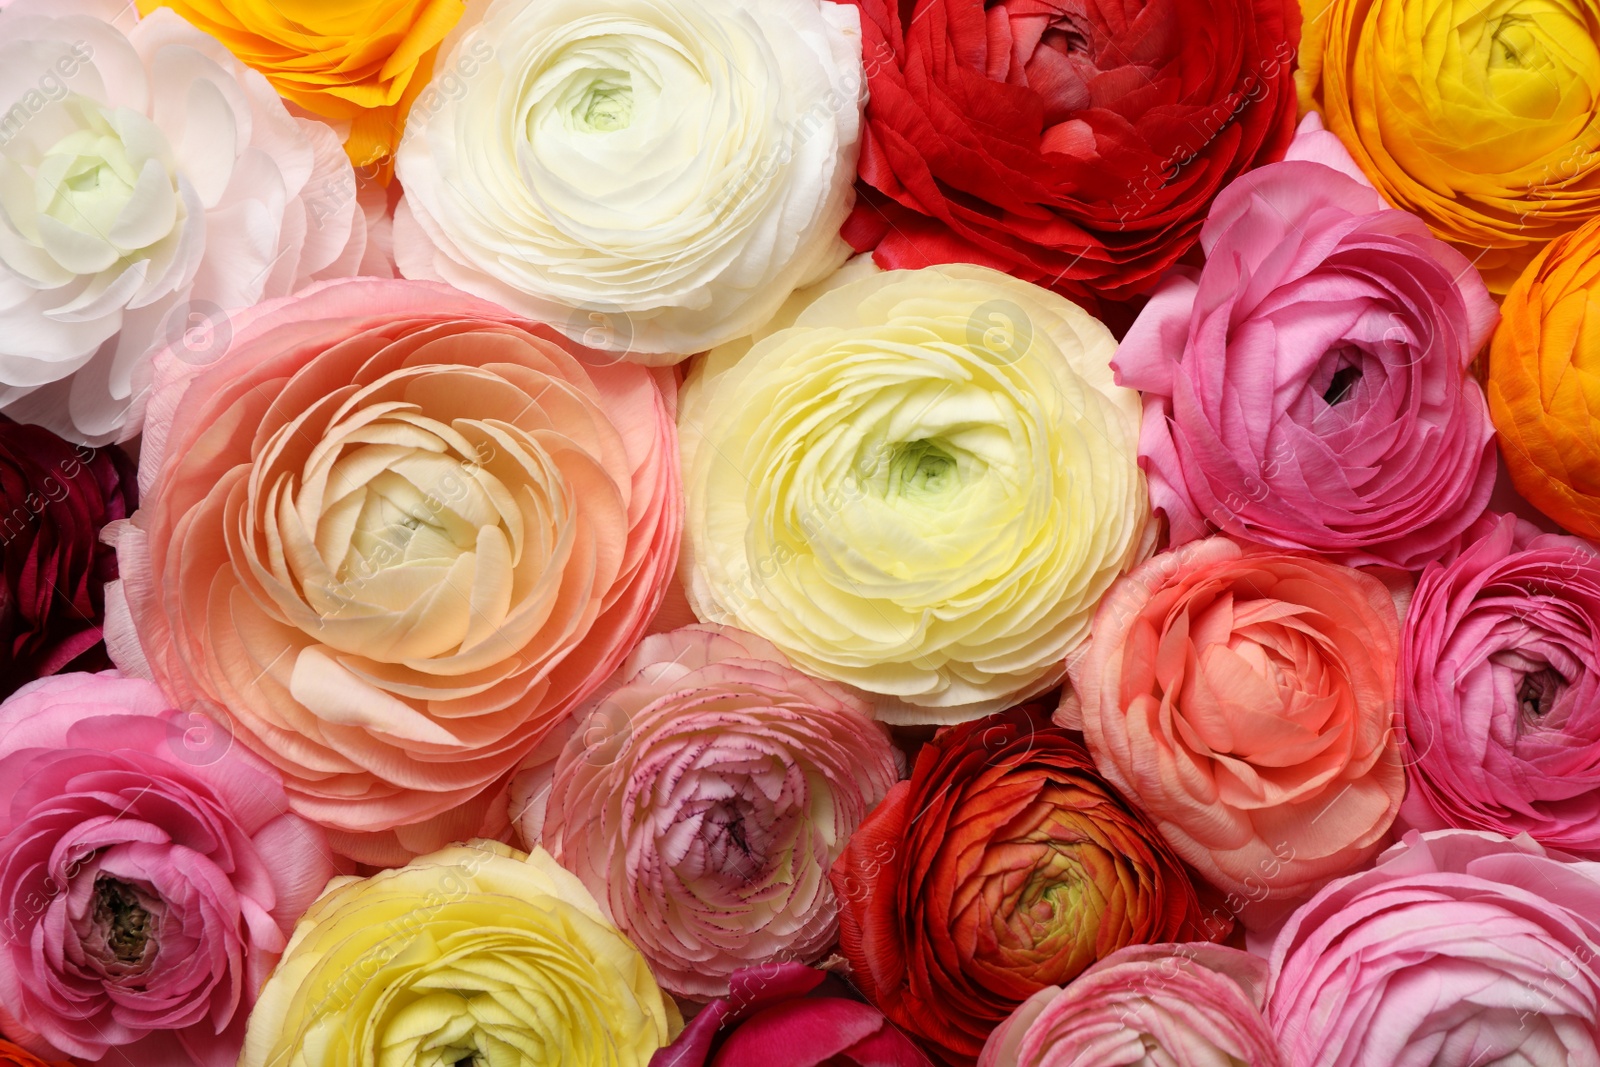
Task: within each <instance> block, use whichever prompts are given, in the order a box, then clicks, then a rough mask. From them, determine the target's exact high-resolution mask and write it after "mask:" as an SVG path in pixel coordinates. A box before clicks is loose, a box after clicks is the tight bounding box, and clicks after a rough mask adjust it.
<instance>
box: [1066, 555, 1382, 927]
mask: <svg viewBox="0 0 1600 1067" xmlns="http://www.w3.org/2000/svg"><path fill="white" fill-rule="evenodd" d="M1399 629H1400V625H1399V619H1398V616H1397V614H1396V611H1395V606H1394V601H1393V599H1392V597H1391V595H1390V592H1389V590H1388V588H1387V587H1386V586H1385V585H1384V584H1383V583H1382V582H1380V581H1379V580H1378V579H1377V578H1375V577H1373V576H1371V575H1370V574H1367V573H1364V572H1362V571H1357V570H1352V569H1350V568H1348V567H1341V566H1338V565H1336V564H1333V563H1329V562H1327V561H1326V560H1321V559H1317V558H1315V557H1311V556H1305V555H1300V554H1295V553H1288V552H1278V551H1275V550H1272V549H1266V548H1258V547H1257V548H1252V547H1248V546H1241V545H1239V544H1237V543H1235V542H1233V541H1230V540H1228V539H1227V538H1223V537H1213V538H1209V539H1207V540H1204V541H1196V542H1192V543H1190V544H1187V545H1184V546H1182V547H1181V548H1178V549H1176V550H1174V551H1171V552H1166V553H1163V554H1162V555H1159V556H1156V557H1155V558H1154V559H1152V560H1150V561H1149V562H1147V563H1145V564H1143V565H1142V566H1140V567H1139V568H1137V569H1136V570H1134V571H1133V572H1132V573H1130V574H1129V575H1128V576H1127V577H1125V578H1123V579H1121V580H1120V581H1119V582H1118V583H1117V584H1116V585H1114V586H1112V587H1111V591H1110V592H1109V593H1108V594H1107V595H1106V598H1105V600H1104V601H1102V602H1101V604H1100V609H1099V611H1098V612H1097V613H1096V615H1095V620H1094V626H1093V629H1092V631H1091V632H1092V634H1093V636H1092V637H1091V638H1090V642H1089V645H1088V646H1087V648H1086V650H1085V651H1084V652H1083V653H1082V654H1081V655H1080V656H1078V657H1077V658H1076V659H1075V661H1074V662H1073V663H1071V664H1070V665H1069V669H1070V671H1071V675H1072V690H1071V691H1069V692H1068V694H1067V695H1066V697H1065V698H1064V700H1063V703H1062V707H1061V710H1060V711H1059V712H1057V716H1056V719H1057V722H1060V723H1061V724H1062V725H1065V726H1069V727H1075V728H1081V729H1082V730H1083V732H1084V737H1085V739H1086V740H1087V742H1088V745H1089V751H1090V752H1091V753H1093V755H1094V759H1095V764H1096V766H1097V767H1099V769H1100V772H1101V773H1102V774H1104V775H1105V776H1106V777H1107V778H1108V779H1110V780H1111V782H1112V784H1113V785H1115V786H1116V787H1117V788H1118V789H1120V790H1121V791H1122V793H1123V795H1125V796H1127V797H1129V798H1130V799H1132V800H1133V801H1134V802H1135V803H1136V804H1138V805H1139V806H1140V807H1142V808H1143V809H1144V810H1145V811H1146V812H1147V813H1148V814H1149V815H1150V816H1152V817H1153V818H1154V820H1155V822H1156V825H1157V826H1158V827H1159V828H1160V830H1161V832H1162V834H1163V835H1165V836H1166V838H1167V840H1168V841H1170V842H1171V843H1172V847H1173V849H1174V850H1175V851H1177V853H1178V854H1179V855H1180V856H1182V857H1183V858H1184V859H1185V860H1187V861H1188V862H1189V863H1191V864H1192V865H1193V866H1194V867H1195V869H1196V870H1198V871H1199V872H1200V873H1201V874H1202V875H1204V876H1205V877H1206V878H1207V879H1208V880H1209V881H1211V882H1212V883H1213V884H1214V885H1216V886H1218V887H1219V888H1221V889H1223V890H1225V891H1226V892H1227V893H1228V894H1229V896H1228V904H1229V905H1230V906H1231V907H1232V908H1233V909H1234V910H1235V911H1237V912H1239V913H1240V914H1241V915H1243V916H1244V918H1245V920H1246V922H1247V923H1248V924H1249V925H1252V926H1260V925H1266V924H1270V923H1271V922H1272V921H1274V919H1276V918H1279V917H1281V916H1282V915H1283V914H1284V913H1285V911H1286V907H1287V906H1288V905H1290V904H1292V903H1294V902H1296V901H1299V900H1304V899H1305V898H1306V897H1309V896H1310V895H1311V894H1312V893H1314V892H1315V891H1316V890H1317V888H1318V887H1319V886H1320V885H1321V883H1322V882H1324V881H1326V880H1327V879H1329V878H1331V877H1334V876H1336V875H1340V874H1345V873H1347V872H1349V871H1350V870H1352V869H1354V868H1355V867H1357V866H1358V865H1360V864H1361V863H1363V862H1365V861H1366V860H1368V859H1370V858H1371V857H1372V856H1373V855H1374V854H1375V853H1376V852H1377V850H1378V849H1379V848H1380V847H1382V844H1383V840H1384V835H1385V833H1386V832H1387V831H1388V829H1389V827H1390V825H1391V824H1392V823H1393V822H1394V818H1395V815H1396V813H1397V812H1398V811H1399V808H1400V797H1401V794H1402V793H1403V792H1404V790H1405V775H1404V772H1403V770H1402V769H1401V764H1400V751H1399V749H1400V746H1399V741H1398V738H1397V736H1396V734H1397V732H1398V731H1397V730H1396V729H1395V661H1396V655H1397V646H1398V644H1399V639H1400V634H1399ZM1080 723H1081V727H1080Z"/></svg>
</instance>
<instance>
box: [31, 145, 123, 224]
mask: <svg viewBox="0 0 1600 1067" xmlns="http://www.w3.org/2000/svg"><path fill="white" fill-rule="evenodd" d="M95 118H96V119H97V120H98V122H97V125H98V126H100V127H101V128H100V129H87V130H78V131H76V132H74V133H70V134H68V135H67V136H66V137H63V138H62V139H61V140H59V141H57V142H56V143H55V144H54V145H52V146H51V147H50V149H49V151H48V152H46V154H45V162H44V164H43V165H42V166H41V167H40V178H41V180H42V182H43V183H44V184H45V186H46V189H45V191H44V192H45V196H46V197H47V206H46V208H45V213H46V214H48V215H49V216H50V217H51V218H54V219H55V220H56V221H57V222H60V223H63V224H65V225H67V226H70V227H71V228H72V229H74V230H77V231H78V232H79V233H83V234H86V235H89V236H92V237H99V238H102V239H103V238H104V236H105V235H106V234H107V233H109V232H110V230H111V228H112V226H113V225H115V224H116V221H117V216H118V215H120V214H121V213H122V209H123V208H124V207H126V206H127V204H128V201H129V200H130V199H132V198H133V187H134V184H135V183H136V182H137V181H138V179H139V175H138V173H137V172H136V171H135V170H134V167H133V164H132V162H131V161H130V160H129V159H128V152H127V149H126V148H124V147H123V144H122V140H121V139H120V138H119V137H117V136H116V134H115V133H113V132H111V130H110V129H109V127H106V126H105V122H104V119H100V117H99V116H95Z"/></svg>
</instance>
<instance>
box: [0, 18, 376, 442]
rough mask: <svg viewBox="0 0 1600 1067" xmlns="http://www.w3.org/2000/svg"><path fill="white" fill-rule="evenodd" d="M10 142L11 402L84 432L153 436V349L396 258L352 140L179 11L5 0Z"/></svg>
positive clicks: (105, 436)
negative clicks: (146, 425)
mask: <svg viewBox="0 0 1600 1067" xmlns="http://www.w3.org/2000/svg"><path fill="white" fill-rule="evenodd" d="M0 148H3V151H0V189H4V190H5V194H4V195H3V196H0V410H4V411H5V413H6V414H7V415H9V416H11V417H12V418H14V419H16V420H17V421H19V422H28V423H38V424H40V425H44V426H48V427H49V428H50V429H52V430H54V431H55V432H56V433H59V434H61V435H62V436H63V437H66V438H67V439H69V440H73V441H79V442H87V443H91V444H105V443H109V442H111V441H119V440H120V441H126V440H129V439H131V438H132V437H134V436H135V435H136V434H137V433H138V432H139V429H140V426H139V417H140V414H141V409H140V408H139V405H138V403H137V396H138V393H139V388H140V385H141V384H142V382H143V380H144V378H145V376H146V372H147V371H148V358H149V353H150V350H151V349H152V348H153V347H154V346H157V345H161V344H171V345H175V346H177V347H179V348H180V349H181V350H182V351H183V352H184V354H185V356H186V358H188V359H189V360H190V361H191V362H195V363H204V362H207V361H208V360H210V359H211V358H212V357H213V356H215V355H216V353H217V351H218V350H219V348H220V346H221V344H222V343H223V342H221V341H220V340H219V338H220V336H221V335H222V334H223V333H225V331H226V322H225V315H226V312H228V311H230V310H232V309H235V308H243V307H248V306H249V305H251V304H254V303H256V302H257V301H260V300H264V299H267V298H270V297H278V296H284V295H287V294H289V293H292V292H294V291H295V290H297V289H300V288H303V287H304V286H306V285H308V284H310V283H311V282H312V281H314V280H316V279H320V278H341V277H348V276H350V275H353V274H356V273H358V272H359V271H360V269H361V268H362V267H363V266H364V265H365V266H370V265H374V264H375V262H376V261H378V260H379V258H380V257H371V256H367V255H366V245H367V219H368V217H367V215H366V214H365V213H364V212H363V211H362V209H361V206H360V205H359V204H358V189H357V181H356V175H355V171H354V170H352V169H351V166H350V160H349V158H348V157H347V156H346V155H345V153H344V151H343V149H342V148H341V147H340V144H339V138H338V136H337V135H335V134H334V132H333V131H332V130H331V129H329V128H328V126H327V125H326V124H324V123H322V122H319V121H316V120H314V119H309V118H303V117H299V116H297V115H294V114H291V113H290V111H289V110H288V109H287V108H286V107H285V106H284V102H283V100H282V99H280V98H279V96H278V94H277V91H276V90H274V89H273V88H272V86H271V85H269V84H268V83H267V80H266V79H265V78H263V77H262V76H261V75H260V74H258V73H256V72H255V71H254V70H251V69H250V68H249V67H247V66H245V65H244V63H242V62H240V60H239V59H237V58H235V57H234V56H233V55H231V54H229V52H228V50H227V49H226V48H224V47H223V46H222V45H221V44H220V43H219V42H218V41H217V40H216V39H215V38H214V37H212V36H210V35H209V34H207V33H203V32H201V31H200V30H199V29H196V28H195V27H194V26H192V25H190V24H189V23H188V22H185V21H184V20H183V19H182V18H181V17H179V16H178V15H176V14H174V13H173V12H172V11H169V10H159V11H154V12H152V13H151V14H150V15H149V16H148V17H145V18H140V17H139V12H138V8H137V6H136V5H134V4H132V3H129V2H127V0H13V2H11V3H8V4H7V5H5V11H4V14H3V15H0ZM364 260H366V262H365V263H364Z"/></svg>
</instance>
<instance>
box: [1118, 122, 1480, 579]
mask: <svg viewBox="0 0 1600 1067" xmlns="http://www.w3.org/2000/svg"><path fill="white" fill-rule="evenodd" d="M1200 245H1201V247H1202V248H1203V249H1204V250H1205V255H1206V260H1205V266H1204V268H1203V269H1201V270H1199V271H1194V270H1190V269H1181V270H1178V271H1175V272H1174V273H1173V274H1172V276H1171V277H1169V278H1168V280H1167V281H1165V282H1164V283H1163V284H1162V285H1161V287H1160V288H1159V289H1157V290H1156V292H1155V294H1154V295H1153V296H1152V297H1151V298H1150V302H1149V304H1148V305H1146V307H1145V308H1144V310H1143V311H1141V312H1140V314H1139V317H1138V320H1137V321H1136V322H1135V323H1134V325H1133V328H1132V329H1131V330H1130V331H1129V332H1128V335H1127V337H1126V338H1125V339H1124V340H1123V342H1122V345H1121V347H1120V348H1119V349H1118V351H1117V356H1116V359H1115V361H1114V363H1113V366H1114V367H1115V368H1116V370H1117V372H1118V378H1117V381H1118V383H1119V384H1121V385H1125V386H1131V387H1133V388H1135V389H1138V390H1140V392H1141V393H1142V394H1143V397H1144V422H1143V426H1142V429H1141V431H1140V438H1139V459H1140V464H1141V465H1142V466H1143V467H1144V469H1145V473H1146V474H1147V475H1148V477H1149V483H1150V500H1151V504H1152V506H1153V507H1154V508H1155V509H1157V510H1158V511H1161V512H1163V513H1164V514H1165V515H1166V517H1167V519H1168V521H1169V522H1170V524H1171V534H1172V541H1173V543H1174V544H1181V543H1183V542H1185V541H1192V540H1195V539H1196V538H1200V537H1204V536H1206V535H1207V533H1208V532H1211V531H1216V530H1220V531H1221V532H1223V533H1225V534H1227V535H1229V536H1231V537H1236V538H1239V539H1242V540H1248V541H1256V542H1260V543H1263V544H1268V545H1273V546H1275V547H1278V548H1288V549H1305V550H1309V551H1313V552H1319V553H1322V554H1324V555H1328V556H1330V557H1333V558H1335V559H1336V560H1338V561H1339V562H1344V563H1348V564H1350V565H1352V566H1361V565H1366V564H1385V565H1390V566H1395V567H1400V568H1402V569H1407V570H1411V569H1416V568H1420V567H1421V566H1422V565H1423V564H1424V563H1426V562H1428V561H1429V560H1432V559H1436V558H1438V557H1439V555H1440V553H1441V552H1443V551H1446V550H1448V549H1450V548H1453V547H1454V546H1455V545H1456V544H1457V543H1458V541H1459V538H1460V535H1461V534H1462V532H1463V531H1464V530H1466V529H1467V527H1468V526H1470V525H1471V524H1472V522H1473V521H1474V520H1475V519H1476V518H1477V517H1478V516H1479V515H1480V514H1482V512H1483V510H1484V508H1485V506H1487V504H1488V502H1489V496H1490V493H1491V492H1492V490H1493V487H1494V477H1495V453H1494V427H1493V426H1492V425H1491V423H1490V421H1489V410H1488V405H1487V402H1486V401H1485V400H1484V395H1483V390H1482V389H1481V388H1480V387H1479V385H1478V383H1477V381H1476V379H1474V378H1473V377H1472V376H1471V374H1470V373H1469V371H1468V367H1469V365H1470V364H1471V363H1472V360H1473V357H1474V356H1476V355H1477V353H1478V350H1479V349H1481V348H1482V347H1483V345H1484V343H1485V342H1486V341H1487V340H1488V338H1489V334H1490V331H1491V330H1492V329H1493V327H1494V324H1495V321H1496V319H1497V317H1498V313H1497V312H1496V310H1495V305H1494V302H1493V301H1492V300H1491V299H1490V298H1489V293H1488V290H1487V289H1485V287H1484V284H1483V281H1482V279H1481V278H1479V277H1478V273H1477V271H1476V270H1474V269H1473V267H1472V264H1471V263H1469V262H1468V261H1467V259H1466V258H1465V257H1464V256H1462V255H1461V254H1460V253H1459V252H1457V251H1455V250H1454V249H1452V248H1451V247H1450V246H1449V245H1446V244H1445V243H1444V242H1442V241H1440V240H1438V239H1437V238H1435V237H1434V236H1433V235H1432V234H1431V233H1430V232H1429V230H1428V227H1427V226H1426V225H1425V224H1424V223H1423V222H1422V220H1421V219H1419V218H1417V217H1416V216H1414V215H1411V214H1409V213H1407V212H1404V211H1397V210H1394V209H1392V208H1388V207H1386V206H1385V205H1384V202H1383V199H1382V198H1381V197H1380V196H1379V195H1378V193H1377V192H1376V191H1375V190H1374V189H1373V188H1372V187H1371V186H1370V185H1368V184H1366V182H1365V181H1364V180H1361V179H1360V178H1359V172H1358V171H1357V170H1356V168H1355V166H1354V164H1353V163H1351V161H1350V160H1349V157H1348V155H1347V154H1346V153H1345V152H1344V150H1343V149H1342V148H1341V147H1340V146H1339V143H1338V140H1337V138H1334V137H1333V135H1332V134H1329V133H1327V132H1326V131H1324V130H1322V129H1321V127H1320V124H1319V123H1318V120H1317V119H1316V116H1315V115H1312V116H1308V117H1307V119H1306V123H1305V124H1303V125H1302V128H1301V131H1300V133H1299V134H1298V135H1297V136H1296V140H1295V142H1294V144H1293V146H1292V147H1291V149H1290V151H1289V155H1288V158H1286V159H1285V160H1284V161H1283V162H1281V163H1273V164H1269V165H1267V166H1265V167H1261V168H1259V169H1257V170H1253V171H1250V172H1249V173H1247V174H1244V175H1242V176H1240V177H1239V178H1237V179H1235V180H1234V182H1233V183H1232V184H1231V185H1229V186H1228V187H1227V188H1226V189H1224V190H1223V191H1222V193H1221V194H1220V195H1218V197H1217V199H1216V202H1215V203H1214V204H1213V205H1212V208H1211V213H1210V215H1209V217H1208V218H1207V219H1206V224H1205V227H1204V229H1202V230H1201V233H1200Z"/></svg>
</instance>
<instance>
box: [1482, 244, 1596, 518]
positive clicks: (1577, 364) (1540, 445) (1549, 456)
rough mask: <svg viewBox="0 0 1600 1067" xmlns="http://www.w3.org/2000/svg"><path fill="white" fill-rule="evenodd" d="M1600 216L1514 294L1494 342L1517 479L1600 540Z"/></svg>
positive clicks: (1497, 395) (1494, 385)
mask: <svg viewBox="0 0 1600 1067" xmlns="http://www.w3.org/2000/svg"><path fill="white" fill-rule="evenodd" d="M1597 299H1600V218H1597V219H1595V220H1594V221H1592V222H1590V223H1588V224H1587V225H1585V226H1583V227H1582V228H1581V229H1578V230H1576V231H1574V232H1573V233H1570V234H1567V235H1566V236H1564V237H1561V238H1558V239H1557V240H1555V241H1552V242H1551V243H1550V245H1549V247H1547V248H1546V249H1545V250H1544V251H1543V252H1542V253H1541V254H1540V255H1539V257H1538V258H1537V259H1535V260H1534V261H1533V263H1531V264H1530V265H1529V266H1528V269H1527V272H1526V273H1524V274H1523V275H1522V277H1521V278H1518V279H1517V283H1516V284H1515V285H1514V286H1512V287H1511V291H1510V292H1509V293H1507V294H1506V298H1505V302H1504V303H1503V304H1502V305H1501V306H1500V316H1501V318H1500V326H1499V328H1498V329H1497V330H1495V334H1494V340H1493V341H1492V342H1491V343H1490V346H1489V381H1488V386H1487V392H1488V395H1489V416H1490V418H1492V419H1493V420H1494V428H1495V430H1496V431H1498V432H1499V435H1500V445H1501V451H1502V452H1503V454H1504V455H1505V457H1506V466H1507V467H1508V468H1510V471H1511V480H1512V482H1513V483H1514V484H1515V485H1516V487H1517V492H1519V493H1521V494H1522V495H1523V496H1524V497H1526V498H1527V499H1528V501H1529V502H1530V503H1532V504H1533V505H1534V506H1535V507H1537V508H1538V509H1539V510H1540V511H1542V512H1544V513H1545V514H1546V515H1548V516H1550V517H1551V518H1552V519H1554V520H1556V521H1557V522H1559V523H1560V524H1561V525H1562V526H1564V527H1566V528H1567V529H1568V530H1570V531H1571V532H1573V533H1575V534H1581V535H1582V536H1584V537H1587V538H1589V539H1590V540H1595V539H1597V538H1600V422H1596V421H1595V417H1594V414H1593V413H1594V412H1596V411H1600V315H1596V314H1594V307H1595V302H1596V300H1597Z"/></svg>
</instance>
